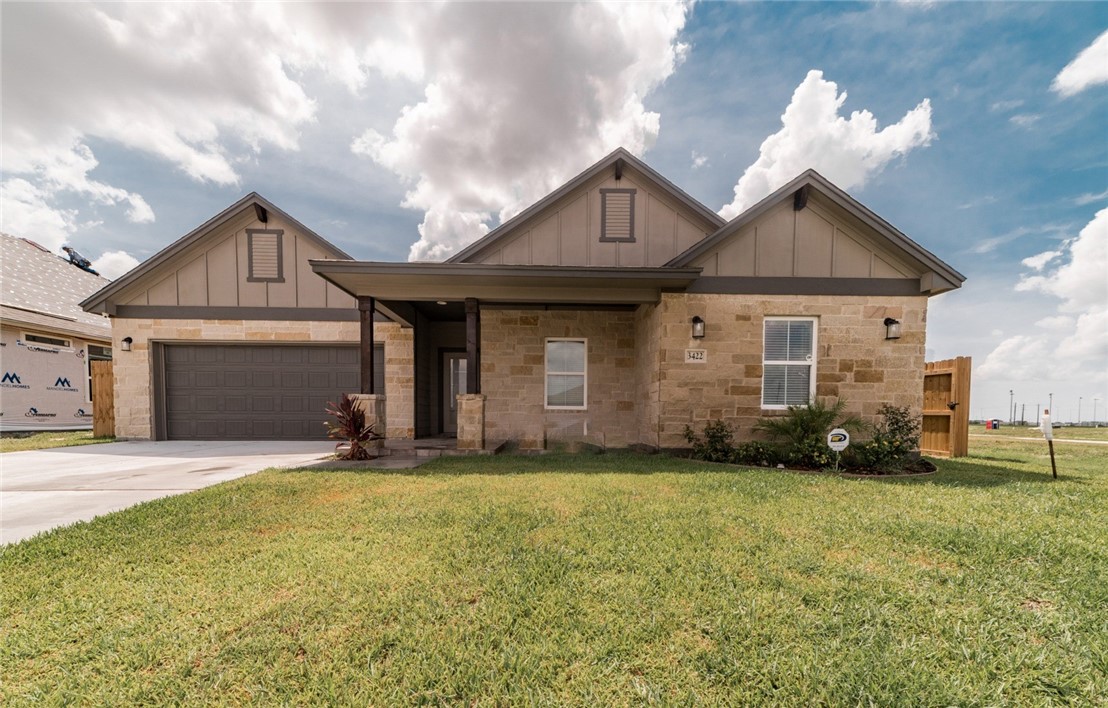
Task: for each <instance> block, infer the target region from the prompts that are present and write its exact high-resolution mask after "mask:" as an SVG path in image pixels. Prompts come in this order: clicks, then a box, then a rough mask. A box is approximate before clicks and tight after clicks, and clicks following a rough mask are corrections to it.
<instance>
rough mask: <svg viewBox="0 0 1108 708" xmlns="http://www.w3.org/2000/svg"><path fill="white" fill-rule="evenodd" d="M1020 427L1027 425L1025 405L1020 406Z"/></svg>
mask: <svg viewBox="0 0 1108 708" xmlns="http://www.w3.org/2000/svg"><path fill="white" fill-rule="evenodd" d="M1020 425H1027V404H1026V403H1021V404H1020Z"/></svg>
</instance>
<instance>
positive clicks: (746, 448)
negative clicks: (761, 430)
mask: <svg viewBox="0 0 1108 708" xmlns="http://www.w3.org/2000/svg"><path fill="white" fill-rule="evenodd" d="M780 458H781V453H780V452H779V451H778V449H777V447H776V446H774V445H770V444H768V443H764V442H758V441H757V440H752V441H750V442H744V443H739V444H738V445H736V446H735V453H734V457H733V459H732V462H734V463H735V464H737V465H752V466H754V467H773V466H775V465H776V464H777V462H778V461H779V460H780Z"/></svg>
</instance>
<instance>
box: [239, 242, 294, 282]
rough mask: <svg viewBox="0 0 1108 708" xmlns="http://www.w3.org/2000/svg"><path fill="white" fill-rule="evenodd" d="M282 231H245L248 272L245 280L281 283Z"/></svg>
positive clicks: (282, 272)
mask: <svg viewBox="0 0 1108 708" xmlns="http://www.w3.org/2000/svg"><path fill="white" fill-rule="evenodd" d="M282 236H284V232H283V231H276V230H268V229H264V230H263V229H247V230H246V250H247V260H248V267H249V271H248V273H247V277H246V279H247V280H248V281H249V282H252V283H283V282H284V281H285V272H284V266H285V263H284V258H283V256H282V251H281V238H282Z"/></svg>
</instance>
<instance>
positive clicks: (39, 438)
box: [0, 430, 115, 452]
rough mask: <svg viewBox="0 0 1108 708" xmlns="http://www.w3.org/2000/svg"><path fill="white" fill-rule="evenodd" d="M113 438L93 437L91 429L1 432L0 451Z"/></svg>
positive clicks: (78, 443)
mask: <svg viewBox="0 0 1108 708" xmlns="http://www.w3.org/2000/svg"><path fill="white" fill-rule="evenodd" d="M114 440H115V438H94V437H92V431H91V430H71V431H57V432H45V433H3V434H0V452H21V451H23V450H45V449H47V448H51V447H69V446H70V445H95V444H97V443H105V442H113V441H114Z"/></svg>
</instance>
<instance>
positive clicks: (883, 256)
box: [690, 195, 921, 278]
mask: <svg viewBox="0 0 1108 708" xmlns="http://www.w3.org/2000/svg"><path fill="white" fill-rule="evenodd" d="M836 211H838V209H837V208H836V207H835V206H834V205H830V204H823V203H820V202H818V201H817V199H816V198H815V195H813V198H811V199H809V200H808V203H807V205H806V206H805V207H804V208H803V209H800V210H799V211H797V210H795V209H794V208H793V203H792V200H791V199H790V200H786V201H784V202H782V203H781V204H780V205H778V206H777V207H776V208H774V209H772V210H770V211H769V212H767V213H766V214H763V215H762V216H760V217H758V218H757V219H755V220H754V221H752V222H751V223H749V224H747V225H746V226H744V227H743V228H741V229H740V230H739V231H738V232H736V233H735V234H733V235H732V236H731V237H730V238H728V239H726V240H725V241H723V242H722V243H721V244H720V245H719V246H718V247H717V248H714V249H712V250H711V251H709V252H707V253H704V254H702V255H701V256H700V257H699V258H697V259H695V260H694V261H693V262H692V263H691V264H690V265H693V266H700V267H702V268H703V269H704V273H703V275H706V276H715V275H720V276H753V277H797V278H918V277H919V276H920V274H921V273H920V269H919V268H914V267H912V266H909V265H908V264H905V263H904V262H902V261H901V260H899V259H898V258H897V257H896V256H894V255H892V254H891V253H890V252H888V251H887V250H886V249H884V248H881V247H880V246H878V245H877V244H876V243H875V242H874V241H872V240H870V239H867V238H866V237H864V236H862V234H863V233H865V227H864V226H862V225H861V224H853V223H851V220H850V217H849V216H848V215H846V214H845V213H836Z"/></svg>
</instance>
